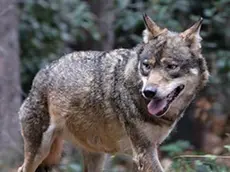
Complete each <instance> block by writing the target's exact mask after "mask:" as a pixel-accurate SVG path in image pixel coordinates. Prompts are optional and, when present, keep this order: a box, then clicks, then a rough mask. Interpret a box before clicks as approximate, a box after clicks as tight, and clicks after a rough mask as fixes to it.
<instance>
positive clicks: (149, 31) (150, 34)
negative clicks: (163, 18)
mask: <svg viewBox="0 0 230 172" xmlns="http://www.w3.org/2000/svg"><path fill="white" fill-rule="evenodd" d="M143 20H144V23H145V27H146V29H145V30H144V32H143V41H144V43H148V42H149V40H150V39H152V38H154V37H156V36H158V35H159V34H161V33H162V32H163V31H165V29H161V28H160V27H159V26H157V24H156V23H155V22H154V21H152V19H151V18H150V17H149V16H147V15H146V14H143Z"/></svg>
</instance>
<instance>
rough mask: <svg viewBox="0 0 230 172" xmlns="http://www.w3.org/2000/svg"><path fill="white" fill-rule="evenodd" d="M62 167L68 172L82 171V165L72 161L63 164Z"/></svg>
mask: <svg viewBox="0 0 230 172" xmlns="http://www.w3.org/2000/svg"><path fill="white" fill-rule="evenodd" d="M60 169H61V170H62V171H66V172H81V171H82V166H81V165H80V164H78V163H70V164H68V165H65V166H62V167H61V168H60Z"/></svg>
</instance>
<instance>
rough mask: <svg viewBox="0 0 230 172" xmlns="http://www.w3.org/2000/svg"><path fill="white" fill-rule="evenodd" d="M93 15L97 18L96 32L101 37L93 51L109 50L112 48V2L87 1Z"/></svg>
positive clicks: (106, 0)
mask: <svg viewBox="0 0 230 172" xmlns="http://www.w3.org/2000/svg"><path fill="white" fill-rule="evenodd" d="M87 2H88V3H89V5H90V7H91V9H92V11H93V13H94V14H95V15H96V17H97V26H98V31H99V33H100V35H101V39H100V41H99V42H95V43H94V45H93V49H97V50H104V51H106V50H111V49H113V46H114V20H115V13H114V8H115V6H114V0H109V1H108V0H97V1H92V0H87Z"/></svg>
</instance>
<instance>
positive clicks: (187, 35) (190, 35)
mask: <svg viewBox="0 0 230 172" xmlns="http://www.w3.org/2000/svg"><path fill="white" fill-rule="evenodd" d="M202 22H203V18H200V19H199V20H198V21H197V22H196V23H195V24H194V25H193V26H192V27H190V28H189V29H187V30H185V31H184V32H182V33H180V36H181V37H182V38H183V39H184V40H186V41H187V42H188V43H189V45H190V47H191V48H192V49H196V50H199V49H200V48H201V44H200V42H201V40H202V38H201V37H200V28H201V25H202Z"/></svg>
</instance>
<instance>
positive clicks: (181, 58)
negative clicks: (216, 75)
mask: <svg viewBox="0 0 230 172" xmlns="http://www.w3.org/2000/svg"><path fill="white" fill-rule="evenodd" d="M144 22H145V25H146V30H145V31H144V33H143V39H144V43H145V45H144V48H143V51H142V53H141V54H140V63H139V66H138V68H139V74H140V76H141V80H142V82H143V86H142V90H141V92H142V95H143V97H144V98H145V99H146V100H147V109H148V112H149V114H151V115H155V116H162V115H164V114H166V112H169V113H170V112H172V113H173V114H178V113H180V112H181V111H183V110H184V109H185V108H186V107H187V106H188V104H189V103H190V102H191V100H192V99H193V97H194V95H195V94H196V93H197V92H198V90H200V89H201V88H202V87H203V86H204V85H205V84H206V82H207V80H208V75H209V74H208V70H207V66H206V61H205V59H204V58H203V56H202V55H201V43H200V42H201V37H200V27H201V23H202V19H200V20H199V21H198V22H196V23H195V24H194V25H193V26H192V27H190V28H189V29H187V30H186V31H184V32H182V33H175V32H172V31H169V30H167V29H161V28H160V27H159V26H157V25H156V24H155V23H154V22H153V21H152V20H151V19H150V18H149V17H148V16H147V15H144Z"/></svg>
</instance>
